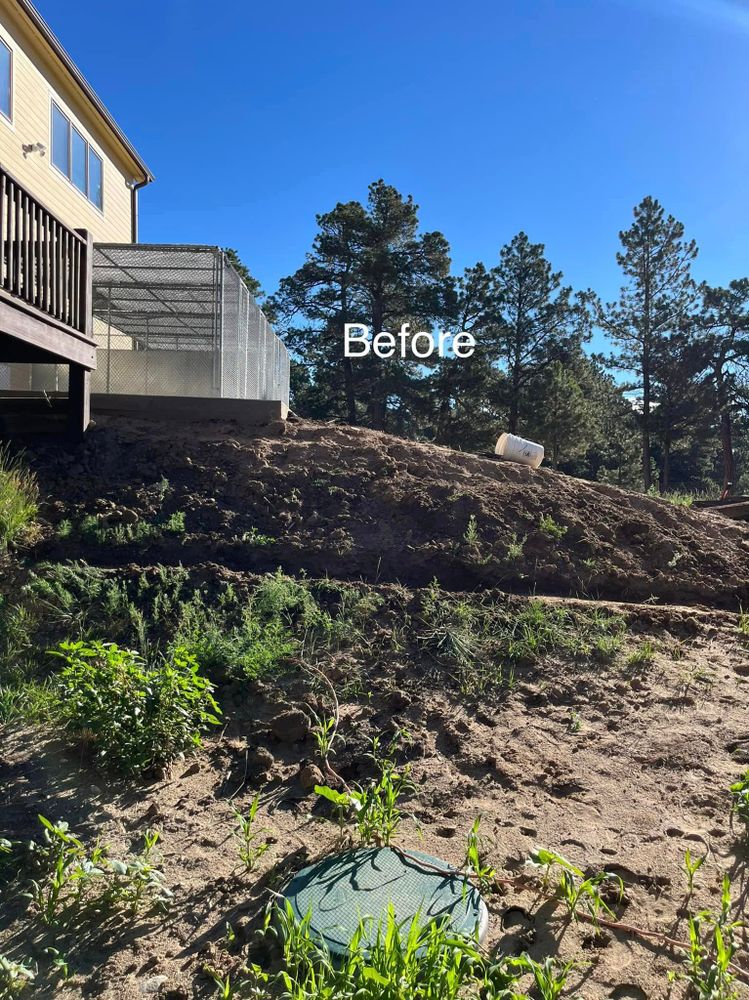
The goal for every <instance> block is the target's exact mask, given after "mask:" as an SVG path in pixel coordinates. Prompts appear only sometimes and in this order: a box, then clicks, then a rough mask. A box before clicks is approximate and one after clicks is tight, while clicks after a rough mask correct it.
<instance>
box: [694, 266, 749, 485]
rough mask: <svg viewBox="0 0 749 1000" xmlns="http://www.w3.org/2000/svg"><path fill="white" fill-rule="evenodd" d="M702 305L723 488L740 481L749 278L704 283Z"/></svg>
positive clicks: (748, 365)
mask: <svg viewBox="0 0 749 1000" xmlns="http://www.w3.org/2000/svg"><path fill="white" fill-rule="evenodd" d="M700 292H701V295H702V308H701V310H700V312H699V315H698V316H697V320H696V327H697V332H698V336H699V341H700V344H701V346H702V349H703V351H704V361H705V368H706V372H707V378H708V380H709V383H710V385H711V387H712V393H713V412H714V413H715V414H716V416H717V422H718V426H719V433H720V444H721V453H722V459H723V488H724V489H725V488H726V487H727V486H728V484H729V483H735V482H736V460H735V454H734V423H735V420H736V415H737V413H738V412H739V411H740V410H741V409H745V408H746V403H747V393H746V379H747V376H749V278H742V279H740V280H738V281H732V282H731V283H730V284H729V285H728V287H727V288H713V287H711V286H710V285H707V284H703V285H701V286H700Z"/></svg>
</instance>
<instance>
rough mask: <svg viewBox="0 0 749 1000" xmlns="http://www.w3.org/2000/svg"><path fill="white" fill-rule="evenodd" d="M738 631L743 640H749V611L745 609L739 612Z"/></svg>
mask: <svg viewBox="0 0 749 1000" xmlns="http://www.w3.org/2000/svg"><path fill="white" fill-rule="evenodd" d="M738 629H739V635H740V636H741V638H742V639H749V611H744V609H743V608H741V609H740V610H739V622H738Z"/></svg>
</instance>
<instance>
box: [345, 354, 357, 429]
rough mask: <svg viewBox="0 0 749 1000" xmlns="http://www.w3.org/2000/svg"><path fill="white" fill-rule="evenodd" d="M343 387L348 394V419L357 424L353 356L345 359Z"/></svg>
mask: <svg viewBox="0 0 749 1000" xmlns="http://www.w3.org/2000/svg"><path fill="white" fill-rule="evenodd" d="M343 389H344V392H345V395H346V419H347V420H348V422H349V423H350V424H354V425H355V424H356V423H357V418H356V395H355V393H354V366H353V364H352V363H351V358H346V357H344V359H343Z"/></svg>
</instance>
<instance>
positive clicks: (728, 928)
mask: <svg viewBox="0 0 749 1000" xmlns="http://www.w3.org/2000/svg"><path fill="white" fill-rule="evenodd" d="M731 907H732V903H731V883H730V880H729V879H728V877H727V876H726V877H725V878H724V879H723V884H722V890H721V906H720V911H719V912H718V913H711V912H710V911H709V910H702V911H701V912H700V913H698V914H697V915H694V916H690V918H689V949H688V951H686V954H685V956H684V967H683V968H682V969H679V970H676V971H671V972H669V974H668V978H669V980H670V981H671V982H673V981H674V980H677V979H680V980H685V981H686V982H687V983H689V985H690V986H691V988H692V990H693V992H694V995H695V996H696V997H697V998H698V1000H736V998H737V997H738V991H737V989H736V975H735V973H734V972H733V971H732V965H731V963H732V959H733V956H734V954H735V952H736V942H735V932H736V929H737V928H739V927H743V926H744V925H743V923H742V922H741V921H738V920H732V919H731ZM703 928H706V930H707V933H704V932H703Z"/></svg>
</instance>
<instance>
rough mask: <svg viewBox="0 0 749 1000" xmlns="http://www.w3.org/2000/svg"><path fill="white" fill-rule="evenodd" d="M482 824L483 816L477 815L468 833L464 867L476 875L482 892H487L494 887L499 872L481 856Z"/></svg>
mask: <svg viewBox="0 0 749 1000" xmlns="http://www.w3.org/2000/svg"><path fill="white" fill-rule="evenodd" d="M480 826H481V817H480V816H477V817H476V819H475V820H474V821H473V825H472V826H471V829H470V831H469V833H468V841H467V843H466V856H465V861H464V862H463V867H464V869H465V870H466V871H467V872H468V874H469V875H472V876H474V878H475V880H476V882H477V884H478V887H479V889H480V890H481V891H482V892H486V891H489V890H490V889H491V888H492V887H493V884H494V883H493V880H494V877H495V876H496V874H497V873H496V871H495V870H494V869H493V868H492V867H491V866H490V865H487V864H486V863H485V862H484V860H483V858H482V856H481V837H480V836H479V827H480Z"/></svg>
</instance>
